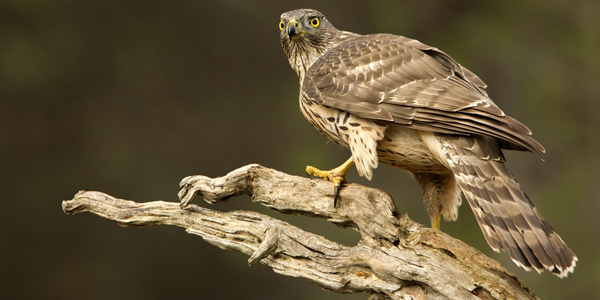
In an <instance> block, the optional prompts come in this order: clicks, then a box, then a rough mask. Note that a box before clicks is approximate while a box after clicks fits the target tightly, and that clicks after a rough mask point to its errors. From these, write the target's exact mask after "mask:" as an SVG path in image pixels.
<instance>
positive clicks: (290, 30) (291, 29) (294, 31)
mask: <svg viewBox="0 0 600 300" xmlns="http://www.w3.org/2000/svg"><path fill="white" fill-rule="evenodd" d="M297 26H298V22H297V21H296V20H290V21H289V22H288V23H287V35H288V38H289V39H290V40H291V39H292V38H293V37H295V36H298V35H299V34H300V30H299V29H298V27H297Z"/></svg>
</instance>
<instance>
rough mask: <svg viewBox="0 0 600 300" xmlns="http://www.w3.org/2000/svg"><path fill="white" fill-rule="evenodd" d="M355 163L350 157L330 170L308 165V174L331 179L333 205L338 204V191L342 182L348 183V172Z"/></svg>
mask: <svg viewBox="0 0 600 300" xmlns="http://www.w3.org/2000/svg"><path fill="white" fill-rule="evenodd" d="M353 165H354V161H353V160H352V158H349V159H348V160H347V161H346V162H345V163H343V164H342V165H341V166H339V167H337V168H335V169H331V170H329V171H321V170H319V169H317V168H315V167H312V166H306V173H307V174H308V176H315V177H321V178H323V179H325V180H329V181H331V182H332V183H333V207H335V206H336V204H337V198H338V193H339V191H340V187H341V186H342V183H347V182H348V180H346V172H348V170H349V169H350V167H352V166H353Z"/></svg>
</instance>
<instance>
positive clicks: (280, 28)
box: [279, 21, 285, 30]
mask: <svg viewBox="0 0 600 300" xmlns="http://www.w3.org/2000/svg"><path fill="white" fill-rule="evenodd" d="M284 29H285V24H283V21H281V22H279V30H284Z"/></svg>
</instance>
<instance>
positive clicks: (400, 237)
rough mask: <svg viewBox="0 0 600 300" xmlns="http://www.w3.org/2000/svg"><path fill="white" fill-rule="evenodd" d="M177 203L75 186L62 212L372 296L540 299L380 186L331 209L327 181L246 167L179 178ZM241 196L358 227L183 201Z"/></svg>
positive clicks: (351, 193) (343, 198) (353, 193)
mask: <svg viewBox="0 0 600 300" xmlns="http://www.w3.org/2000/svg"><path fill="white" fill-rule="evenodd" d="M181 188H182V189H181V191H180V192H179V197H180V199H181V202H180V203H174V202H164V201H153V202H146V203H138V202H134V201H129V200H122V199H118V198H115V197H112V196H109V195H107V194H104V193H101V192H88V191H81V192H79V193H78V194H76V195H75V197H74V198H73V199H72V200H67V201H63V204H62V205H63V210H64V211H65V213H67V214H75V213H79V212H83V211H88V212H92V213H94V214H96V215H99V216H102V217H104V218H107V219H110V220H113V221H116V222H117V223H118V224H120V225H123V226H150V225H174V226H179V227H183V228H185V229H186V230H187V231H188V232H189V233H192V234H195V235H199V236H201V237H202V238H203V239H204V240H206V241H207V242H209V243H211V244H213V245H215V246H217V247H219V248H221V249H226V250H237V251H240V252H243V253H245V254H247V255H249V256H250V258H249V259H248V264H249V265H253V264H255V263H257V262H261V263H262V264H265V265H267V266H269V267H271V268H273V270H274V271H275V272H277V273H279V274H283V275H287V276H294V277H300V278H304V279H306V280H309V281H311V282H313V283H315V284H317V285H319V286H320V287H322V288H324V289H326V290H330V291H334V292H339V293H355V292H365V291H368V292H370V293H371V296H370V298H371V299H538V298H537V297H536V296H535V295H534V293H533V292H532V291H531V290H529V289H528V288H527V287H526V286H525V285H524V284H523V283H522V282H521V281H520V280H519V279H518V278H516V277H515V276H514V275H513V274H511V273H509V272H508V271H507V270H505V269H504V268H503V267H502V266H501V265H500V264H499V263H498V262H496V261H494V260H492V259H490V258H488V257H487V256H485V255H483V254H482V253H481V252H479V251H477V250H476V249H474V248H472V247H470V246H468V245H466V244H465V243H463V242H461V241H459V240H457V239H454V238H452V237H450V236H449V235H447V234H444V233H443V232H441V231H439V230H435V229H430V228H427V227H425V226H423V225H420V224H418V223H416V222H413V221H412V220H410V219H409V218H408V216H407V215H400V214H399V213H398V212H397V210H396V207H395V205H394V202H393V200H392V198H391V196H390V195H389V194H388V193H386V192H385V191H382V190H378V189H373V188H367V187H364V186H361V185H357V184H349V185H347V186H345V187H344V188H343V189H341V191H340V197H339V199H338V202H337V205H336V207H333V189H332V185H331V183H330V182H327V181H324V180H317V179H308V178H303V177H298V176H292V175H288V174H285V173H282V172H279V171H276V170H273V169H269V168H266V167H262V166H260V165H247V166H244V167H242V168H239V169H236V170H234V171H232V172H230V173H229V174H227V175H226V176H223V177H219V178H214V179H213V178H208V177H205V176H201V175H198V176H190V177H186V178H184V179H183V180H182V182H181ZM243 194H247V195H249V196H250V197H251V198H252V201H255V202H258V203H260V204H262V205H265V206H268V207H270V208H272V209H274V210H276V211H278V212H281V213H286V214H301V215H306V216H310V217H317V218H324V219H326V220H328V221H329V222H332V223H335V224H336V225H338V226H340V227H346V228H352V229H354V230H356V231H358V232H359V233H360V235H361V240H360V242H359V243H358V244H357V245H356V246H345V245H341V244H338V243H335V242H332V241H329V240H327V239H325V238H324V237H322V236H319V235H316V234H313V233H310V232H306V231H304V230H302V229H300V228H298V227H295V226H293V225H290V224H288V223H286V222H283V221H280V220H277V219H274V218H272V217H269V216H266V215H263V214H259V213H256V212H251V211H231V212H218V211H214V210H211V209H207V208H203V207H199V206H196V205H194V204H191V201H192V200H193V199H194V197H195V196H196V195H199V196H201V197H202V198H204V200H205V201H207V202H209V203H216V202H220V201H227V200H229V199H231V198H233V197H235V196H239V195H243Z"/></svg>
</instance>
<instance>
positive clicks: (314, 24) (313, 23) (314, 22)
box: [310, 18, 319, 27]
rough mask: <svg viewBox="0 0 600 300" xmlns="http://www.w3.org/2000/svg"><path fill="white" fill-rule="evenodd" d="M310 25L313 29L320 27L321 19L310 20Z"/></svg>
mask: <svg viewBox="0 0 600 300" xmlns="http://www.w3.org/2000/svg"><path fill="white" fill-rule="evenodd" d="M310 25H312V27H319V18H312V19H311V20H310Z"/></svg>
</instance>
